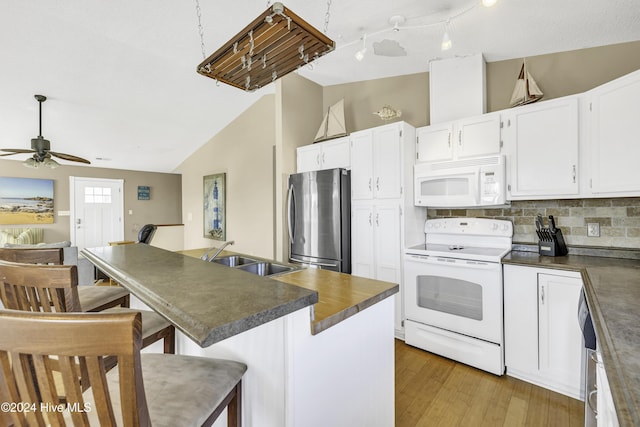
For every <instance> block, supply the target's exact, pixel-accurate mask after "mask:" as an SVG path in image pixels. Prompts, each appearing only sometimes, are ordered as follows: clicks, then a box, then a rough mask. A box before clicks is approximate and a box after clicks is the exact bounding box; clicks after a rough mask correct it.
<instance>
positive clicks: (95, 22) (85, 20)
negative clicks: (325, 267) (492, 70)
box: [0, 0, 640, 172]
mask: <svg viewBox="0 0 640 427" xmlns="http://www.w3.org/2000/svg"><path fill="white" fill-rule="evenodd" d="M195 5H196V3H195V0H194V1H175V0H173V1H171V0H154V1H151V0H112V1H104V0H65V1H62V0H27V1H2V2H0V40H2V41H1V42H0V43H1V46H2V50H1V51H0V77H1V78H0V118H1V120H0V148H25V149H27V148H30V139H31V138H34V137H35V136H37V132H38V119H37V117H38V116H37V114H38V113H37V111H38V105H37V102H36V101H35V99H34V98H33V95H35V94H42V95H45V96H47V97H48V98H49V99H48V100H47V101H46V102H45V103H44V104H43V135H44V137H45V138H47V139H49V140H51V149H52V150H53V151H58V152H62V153H69V154H73V155H76V156H80V157H84V158H87V159H89V160H90V161H91V162H92V166H96V167H107V168H121V169H133V170H144V171H157V172H171V171H172V170H174V168H175V167H176V166H178V165H179V164H180V162H182V161H183V160H184V159H185V158H187V157H188V156H189V155H190V154H192V153H193V152H194V151H195V150H196V149H198V148H199V147H200V146H202V145H203V144H204V143H206V142H207V141H208V140H209V139H210V138H211V137H213V136H214V135H215V134H216V133H218V132H219V131H220V130H221V129H223V128H224V127H225V126H226V125H227V124H228V123H229V122H230V121H232V120H233V119H234V118H235V117H237V115H238V114H240V113H241V112H242V111H244V110H245V109H246V108H247V107H248V106H250V105H251V104H252V103H253V102H255V101H256V100H257V99H258V98H259V97H261V96H262V95H264V94H265V93H271V92H273V90H274V89H273V85H270V86H268V87H266V88H263V89H261V90H260V91H257V92H254V93H245V92H242V91H240V90H238V89H235V88H231V87H228V86H225V85H220V86H216V84H215V82H214V81H213V80H211V79H208V78H206V77H203V76H200V75H198V74H196V72H195V69H196V65H197V64H199V63H200V62H201V61H202V59H203V58H202V51H201V44H200V37H199V33H198V20H197V15H196V7H195ZM200 6H201V10H202V20H201V22H202V28H203V32H204V43H205V48H206V52H207V55H208V54H210V53H211V52H213V51H214V50H216V49H217V48H218V47H219V46H220V45H221V44H222V43H224V42H226V41H227V40H228V39H230V38H231V37H232V36H233V35H235V34H236V33H237V32H238V31H240V30H241V29H242V28H244V26H245V25H247V24H248V23H249V22H250V21H251V20H253V19H254V18H255V17H256V16H258V15H259V14H260V13H262V12H263V11H264V10H265V9H266V7H267V2H265V1H257V0H235V1H233V2H224V3H223V2H221V1H213V0H200ZM285 6H287V7H288V8H289V9H291V10H292V11H293V12H295V13H296V14H297V15H299V16H301V17H302V18H303V19H305V20H306V21H308V22H309V23H311V24H312V25H314V26H316V27H317V28H319V29H320V30H324V25H325V16H326V10H327V3H326V2H325V1H319V0H316V1H311V0H290V1H287V2H285ZM460 14H461V15H460ZM393 15H402V16H404V17H405V18H406V21H405V22H404V24H402V25H400V27H401V28H400V31H397V32H396V31H391V26H390V24H389V18H390V17H391V16H393ZM458 15H460V16H458ZM449 18H452V19H450V24H449V31H448V32H449V34H450V36H451V39H452V41H453V48H452V49H451V50H449V51H446V52H442V51H441V50H440V42H441V40H442V35H443V32H444V22H445V21H446V20H447V19H449ZM365 33H366V34H368V36H367V54H366V56H365V58H364V60H363V61H362V62H358V61H356V60H355V59H354V53H355V52H356V51H358V50H360V49H361V48H362V40H361V37H362V34H365ZM374 33H377V34H374ZM327 34H328V35H329V36H330V37H332V38H333V39H334V40H335V41H336V44H337V49H336V51H335V52H332V53H330V54H329V55H327V56H325V57H323V58H321V59H319V60H318V61H316V62H315V66H314V67H313V70H311V69H309V68H304V69H301V70H299V71H298V72H299V73H300V74H301V75H303V76H304V77H306V78H308V79H310V80H313V81H315V82H317V83H318V84H320V85H323V86H326V85H333V84H339V83H347V82H352V81H360V80H370V79H375V78H381V77H388V76H393V75H402V74H411V73H418V72H424V71H427V70H428V64H429V61H430V60H432V59H435V58H447V57H452V56H454V55H467V54H472V53H479V52H482V53H483V54H484V56H485V59H486V60H487V61H489V62H491V61H497V60H503V59H510V58H518V57H524V56H532V55H539V54H545V53H551V52H560V51H566V50H573V49H581V48H586V47H594V46H602V45H607V44H614V43H622V42H628V41H634V40H640V5H639V3H638V0H615V1H611V0H536V1H532V0H498V3H497V4H496V5H495V6H494V7H492V8H484V7H482V6H481V5H479V0H430V1H427V0H413V1H410V0H386V1H380V0H332V1H331V7H330V14H329V24H328V30H327ZM383 39H388V40H392V41H397V42H398V43H400V45H401V46H402V47H404V48H405V50H406V51H407V56H403V57H383V56H376V55H374V54H373V47H372V43H374V42H379V41H381V40H383ZM318 121H320V118H319V119H318ZM230 143H235V144H242V141H233V142H230ZM26 157H28V156H27V155H16V156H12V157H4V158H5V159H16V160H23V159H25V158H26ZM98 158H104V159H109V160H99V159H98ZM61 163H67V162H64V161H61Z"/></svg>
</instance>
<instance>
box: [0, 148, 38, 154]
mask: <svg viewBox="0 0 640 427" xmlns="http://www.w3.org/2000/svg"><path fill="white" fill-rule="evenodd" d="M0 151H7V154H0V156H13V155H14V154H21V153H35V150H25V149H22V148H1V149H0Z"/></svg>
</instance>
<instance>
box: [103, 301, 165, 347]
mask: <svg viewBox="0 0 640 427" xmlns="http://www.w3.org/2000/svg"><path fill="white" fill-rule="evenodd" d="M105 311H109V312H112V311H139V312H140V314H141V315H142V338H143V339H144V338H146V337H148V336H150V335H153V334H156V333H158V332H160V331H161V330H163V329H164V328H166V327H167V326H169V325H171V323H170V322H169V321H168V320H167V319H165V318H164V317H162V316H161V315H159V314H158V313H156V312H155V311H151V310H138V309H135V308H123V307H114V308H109V309H107V310H105Z"/></svg>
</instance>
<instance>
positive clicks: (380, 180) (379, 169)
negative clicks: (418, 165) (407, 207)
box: [373, 126, 402, 199]
mask: <svg viewBox="0 0 640 427" xmlns="http://www.w3.org/2000/svg"><path fill="white" fill-rule="evenodd" d="M373 173H374V176H373V178H374V183H373V186H374V192H373V194H374V196H375V198H376V199H397V198H400V197H401V196H402V148H401V147H400V128H399V127H397V126H390V127H383V128H377V129H374V131H373Z"/></svg>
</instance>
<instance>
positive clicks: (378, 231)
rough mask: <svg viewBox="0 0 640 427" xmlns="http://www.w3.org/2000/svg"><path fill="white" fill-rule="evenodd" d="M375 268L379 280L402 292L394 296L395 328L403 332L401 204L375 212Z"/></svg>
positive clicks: (383, 205) (377, 209)
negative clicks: (392, 285) (391, 284)
mask: <svg viewBox="0 0 640 427" xmlns="http://www.w3.org/2000/svg"><path fill="white" fill-rule="evenodd" d="M373 228H374V239H375V240H374V242H375V251H376V253H375V260H376V262H375V266H376V276H375V278H376V279H378V280H384V281H387V282H391V283H397V284H398V285H399V286H400V292H398V293H397V294H396V295H395V296H394V305H395V315H394V319H395V320H394V328H395V329H396V330H397V331H401V330H402V328H403V325H402V321H403V320H404V310H403V304H402V301H403V294H402V273H401V272H402V260H401V256H402V255H401V252H402V251H401V245H400V204H399V203H389V204H387V203H385V204H377V205H376V206H375V210H374V224H373Z"/></svg>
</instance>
